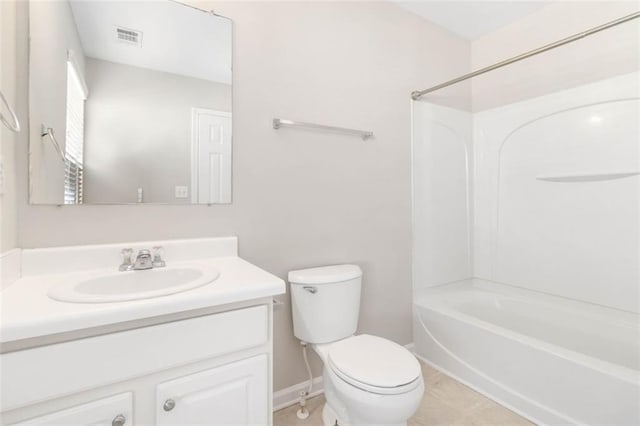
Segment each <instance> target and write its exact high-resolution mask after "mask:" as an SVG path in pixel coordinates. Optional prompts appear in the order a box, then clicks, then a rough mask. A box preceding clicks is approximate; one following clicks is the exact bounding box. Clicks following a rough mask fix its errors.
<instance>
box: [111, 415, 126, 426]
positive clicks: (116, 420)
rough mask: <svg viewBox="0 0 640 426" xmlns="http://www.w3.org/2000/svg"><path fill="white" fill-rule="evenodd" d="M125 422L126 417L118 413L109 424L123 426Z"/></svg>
mask: <svg viewBox="0 0 640 426" xmlns="http://www.w3.org/2000/svg"><path fill="white" fill-rule="evenodd" d="M126 422H127V418H126V417H125V416H123V415H122V414H118V415H117V416H115V417H114V418H113V421H112V422H111V426H124V424H125V423H126Z"/></svg>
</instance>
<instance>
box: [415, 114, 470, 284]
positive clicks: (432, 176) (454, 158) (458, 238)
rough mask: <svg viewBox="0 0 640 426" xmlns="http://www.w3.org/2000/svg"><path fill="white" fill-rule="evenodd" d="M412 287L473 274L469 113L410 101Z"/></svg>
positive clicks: (458, 278) (440, 282) (454, 279)
mask: <svg viewBox="0 0 640 426" xmlns="http://www.w3.org/2000/svg"><path fill="white" fill-rule="evenodd" d="M412 125H413V140H412V146H413V150H412V156H413V167H412V170H413V179H412V182H413V283H414V291H415V292H418V293H419V292H420V290H422V289H425V288H428V287H430V286H434V285H439V284H445V283H449V282H453V281H459V280H462V279H465V278H467V277H469V276H471V275H472V259H471V238H472V232H471V218H472V209H471V202H470V201H471V185H470V184H471V181H470V176H471V172H472V170H473V168H472V164H471V159H472V157H473V152H472V135H473V120H472V114H471V113H470V112H468V111H464V110H461V109H455V108H450V107H444V106H440V105H435V104H432V103H428V102H414V103H413V117H412Z"/></svg>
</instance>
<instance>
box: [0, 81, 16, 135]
mask: <svg viewBox="0 0 640 426" xmlns="http://www.w3.org/2000/svg"><path fill="white" fill-rule="evenodd" d="M0 100H2V103H3V104H4V106H5V107H6V108H7V111H9V114H11V120H12V121H13V123H10V122H9V121H8V120H7V119H6V118H5V117H4V116H3V115H2V113H0V121H2V123H3V124H4V125H5V126H7V129H9V130H11V131H12V132H14V133H18V132H19V131H20V121H18V116H17V115H16V113H15V112H13V109H12V108H11V106H10V105H9V102H7V99H6V98H5V97H4V95H3V94H2V92H1V91H0Z"/></svg>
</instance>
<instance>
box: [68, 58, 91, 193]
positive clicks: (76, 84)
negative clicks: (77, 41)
mask: <svg viewBox="0 0 640 426" xmlns="http://www.w3.org/2000/svg"><path fill="white" fill-rule="evenodd" d="M81 81H82V80H81V79H80V76H79V73H78V71H77V70H76V67H75V65H74V63H73V62H72V61H69V62H67V133H66V139H65V173H64V203H65V204H82V201H83V180H84V167H83V166H84V101H85V99H86V94H85V91H84V87H83V84H82V82H81Z"/></svg>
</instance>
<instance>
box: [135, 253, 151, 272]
mask: <svg viewBox="0 0 640 426" xmlns="http://www.w3.org/2000/svg"><path fill="white" fill-rule="evenodd" d="M151 268H153V261H152V260H151V252H150V251H149V250H147V249H142V250H140V251H139V252H138V255H137V256H136V261H135V263H134V264H133V270H134V271H140V270H143V269H151Z"/></svg>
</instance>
